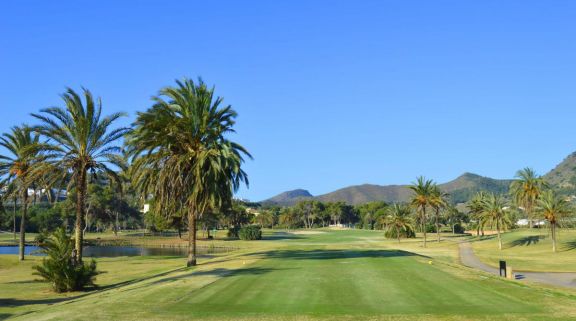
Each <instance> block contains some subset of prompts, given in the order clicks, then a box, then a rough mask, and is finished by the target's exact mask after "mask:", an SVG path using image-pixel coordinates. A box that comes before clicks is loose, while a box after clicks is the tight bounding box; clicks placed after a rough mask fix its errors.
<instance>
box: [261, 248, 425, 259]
mask: <svg viewBox="0 0 576 321" xmlns="http://www.w3.org/2000/svg"><path fill="white" fill-rule="evenodd" d="M251 255H254V256H261V257H264V258H272V259H292V260H336V259H350V258H353V259H355V258H390V257H406V256H417V257H423V258H427V256H424V255H420V254H416V253H412V252H407V251H402V250H308V251H306V250H302V251H298V250H281V251H268V252H260V253H254V254H251Z"/></svg>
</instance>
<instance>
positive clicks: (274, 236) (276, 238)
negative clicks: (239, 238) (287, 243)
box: [262, 232, 304, 241]
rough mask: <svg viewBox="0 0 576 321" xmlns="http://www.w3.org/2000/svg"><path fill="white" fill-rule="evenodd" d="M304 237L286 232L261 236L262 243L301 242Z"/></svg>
mask: <svg viewBox="0 0 576 321" xmlns="http://www.w3.org/2000/svg"><path fill="white" fill-rule="evenodd" d="M301 239H304V237H302V236H300V235H296V234H292V233H288V232H275V233H274V234H272V235H263V236H262V241H280V240H301Z"/></svg>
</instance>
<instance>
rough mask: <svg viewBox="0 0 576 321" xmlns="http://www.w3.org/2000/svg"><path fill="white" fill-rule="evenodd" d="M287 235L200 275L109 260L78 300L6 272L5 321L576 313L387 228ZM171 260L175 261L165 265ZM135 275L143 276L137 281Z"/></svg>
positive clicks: (146, 262)
mask: <svg viewBox="0 0 576 321" xmlns="http://www.w3.org/2000/svg"><path fill="white" fill-rule="evenodd" d="M283 235H284V236H286V235H289V234H288V233H272V234H270V233H269V234H268V240H262V241H255V242H251V243H250V244H249V246H247V247H245V248H244V249H241V250H239V251H237V252H236V253H232V254H229V255H226V256H219V257H216V258H211V259H208V260H204V261H201V262H200V263H201V264H200V265H199V266H198V267H196V268H192V269H185V268H181V265H183V264H184V262H185V261H184V260H183V259H181V258H166V259H165V260H162V259H158V258H154V259H153V258H141V257H139V258H115V259H101V260H100V261H99V266H100V268H101V269H102V270H104V271H106V272H107V273H106V274H102V276H101V277H99V278H98V280H99V282H98V283H99V285H100V286H101V288H100V289H99V290H94V291H89V292H84V293H75V294H73V295H72V296H65V295H57V294H52V293H50V292H49V291H48V285H47V284H45V283H37V282H31V281H32V280H34V276H32V275H31V272H32V271H31V270H30V269H27V270H22V268H21V267H20V268H19V269H17V266H16V265H8V266H3V267H2V268H1V269H0V272H2V273H1V274H2V276H1V277H0V317H4V318H14V319H16V320H60V319H67V320H68V319H77V320H86V319H89V320H106V319H114V320H139V319H169V320H188V319H190V320H198V319H211V320H232V319H243V320H273V319H274V320H276V319H283V320H284V319H285V320H310V319H331V320H333V319H336V320H356V319H358V320H360V319H362V320H364V319H369V320H477V319H481V320H543V319H547V320H553V319H556V320H569V319H571V318H574V317H575V314H574V313H575V309H574V307H573V306H574V305H575V303H576V299H575V297H574V296H573V293H571V292H568V290H566V291H564V290H562V289H549V288H541V287H537V286H532V285H526V284H521V283H517V282H515V281H508V280H503V279H498V278H496V277H493V276H489V275H487V274H483V273H480V272H476V271H474V270H471V269H467V268H463V267H459V266H457V265H456V264H454V263H450V262H447V261H441V260H435V259H434V258H433V257H429V256H425V255H420V254H416V253H414V252H409V251H405V250H401V249H398V248H394V246H395V245H396V243H395V241H389V240H384V239H383V238H382V236H381V233H378V232H372V231H324V232H323V233H322V234H306V235H294V236H293V237H285V238H283V237H282V236H283ZM240 244H241V243H240ZM162 262H166V264H165V265H164V269H163V268H162V266H163V265H162ZM180 263H181V265H180V266H179V265H178V264H180ZM0 266H2V265H0ZM147 266H148V267H149V268H147ZM116 271H118V275H115V274H116ZM127 271H134V275H131V274H130V273H129V272H127ZM7 273H12V277H11V278H8V277H7V276H6V275H7ZM26 282H28V283H26ZM10 288H11V289H12V292H11V293H12V295H21V296H22V298H19V299H12V300H8V298H7V296H6V295H4V294H6V293H7V292H6V291H5V290H4V289H10ZM26 291H29V294H28V295H27V294H26ZM3 292H4V293H3ZM15 293H17V294H15ZM26 297H28V299H27V298H26ZM30 297H36V298H37V299H30Z"/></svg>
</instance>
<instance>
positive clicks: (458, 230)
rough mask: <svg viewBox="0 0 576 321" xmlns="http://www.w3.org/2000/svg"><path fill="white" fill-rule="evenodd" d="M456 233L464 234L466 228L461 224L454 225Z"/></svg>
mask: <svg viewBox="0 0 576 321" xmlns="http://www.w3.org/2000/svg"><path fill="white" fill-rule="evenodd" d="M453 228H454V233H456V234H464V232H465V230H464V227H463V226H462V225H461V224H456V225H454V227H453Z"/></svg>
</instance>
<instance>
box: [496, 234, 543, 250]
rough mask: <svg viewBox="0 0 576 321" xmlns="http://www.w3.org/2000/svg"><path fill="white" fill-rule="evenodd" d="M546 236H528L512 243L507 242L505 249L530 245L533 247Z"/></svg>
mask: <svg viewBox="0 0 576 321" xmlns="http://www.w3.org/2000/svg"><path fill="white" fill-rule="evenodd" d="M545 238H546V236H544V235H530V236H525V237H522V238H519V239H516V240H514V241H512V242H508V243H507V244H506V248H512V247H515V246H530V245H535V244H538V243H539V242H540V240H542V239H545Z"/></svg>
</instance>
